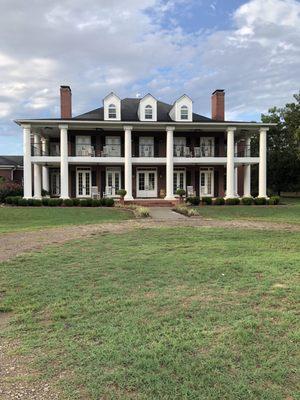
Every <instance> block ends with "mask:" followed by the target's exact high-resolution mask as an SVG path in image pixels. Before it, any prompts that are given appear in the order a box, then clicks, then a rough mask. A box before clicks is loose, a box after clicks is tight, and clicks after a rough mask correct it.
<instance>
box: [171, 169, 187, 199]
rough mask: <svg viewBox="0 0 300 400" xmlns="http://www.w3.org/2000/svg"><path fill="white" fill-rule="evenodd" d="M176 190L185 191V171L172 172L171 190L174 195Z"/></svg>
mask: <svg viewBox="0 0 300 400" xmlns="http://www.w3.org/2000/svg"><path fill="white" fill-rule="evenodd" d="M178 189H184V190H185V170H174V172H173V190H174V194H176V191H177V190H178Z"/></svg>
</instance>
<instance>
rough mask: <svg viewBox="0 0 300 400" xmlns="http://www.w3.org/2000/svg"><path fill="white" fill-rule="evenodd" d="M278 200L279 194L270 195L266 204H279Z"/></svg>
mask: <svg viewBox="0 0 300 400" xmlns="http://www.w3.org/2000/svg"><path fill="white" fill-rule="evenodd" d="M279 202H280V197H279V196H271V197H270V198H269V201H268V204H270V205H274V206H276V205H277V204H279Z"/></svg>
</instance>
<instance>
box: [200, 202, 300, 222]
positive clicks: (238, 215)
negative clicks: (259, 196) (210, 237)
mask: <svg viewBox="0 0 300 400" xmlns="http://www.w3.org/2000/svg"><path fill="white" fill-rule="evenodd" d="M282 203H283V204H282V205H278V206H242V205H239V206H200V207H195V208H196V209H197V211H198V212H199V214H200V215H201V216H203V217H205V218H217V219H223V220H232V219H251V220H261V221H270V222H285V223H294V224H300V199H282Z"/></svg>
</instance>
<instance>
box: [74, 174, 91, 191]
mask: <svg viewBox="0 0 300 400" xmlns="http://www.w3.org/2000/svg"><path fill="white" fill-rule="evenodd" d="M76 175H77V179H76V181H77V185H76V189H77V190H76V197H91V170H90V169H89V168H82V169H77V171H76Z"/></svg>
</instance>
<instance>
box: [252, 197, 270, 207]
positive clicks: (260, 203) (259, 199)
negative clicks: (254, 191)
mask: <svg viewBox="0 0 300 400" xmlns="http://www.w3.org/2000/svg"><path fill="white" fill-rule="evenodd" d="M254 203H255V205H257V206H264V205H266V204H267V199H266V198H265V197H256V198H255V199H254Z"/></svg>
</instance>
